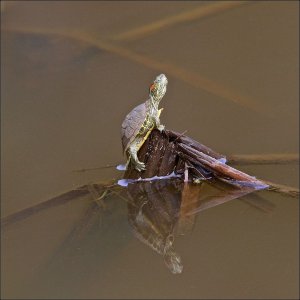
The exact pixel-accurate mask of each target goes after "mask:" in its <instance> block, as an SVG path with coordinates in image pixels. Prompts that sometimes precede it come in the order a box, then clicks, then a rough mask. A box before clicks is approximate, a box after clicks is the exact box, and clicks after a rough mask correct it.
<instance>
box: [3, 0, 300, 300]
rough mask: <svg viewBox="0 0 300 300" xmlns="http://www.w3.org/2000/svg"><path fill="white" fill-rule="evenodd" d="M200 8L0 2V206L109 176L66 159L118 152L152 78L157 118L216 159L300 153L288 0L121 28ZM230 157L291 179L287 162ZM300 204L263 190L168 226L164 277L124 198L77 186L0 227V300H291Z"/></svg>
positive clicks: (261, 173)
mask: <svg viewBox="0 0 300 300" xmlns="http://www.w3.org/2000/svg"><path fill="white" fill-rule="evenodd" d="M208 4H209V3H206V2H184V3H183V2H174V3H172V5H170V3H169V2H168V3H167V2H139V3H137V2H127V3H123V2H113V3H109V2H85V3H84V5H83V3H82V2H77V1H76V2H69V1H68V2H64V1H62V2H59V3H58V2H55V3H50V2H47V1H42V2H29V1H27V2H25V3H21V2H15V1H14V2H1V5H2V6H1V23H2V24H1V27H2V31H1V34H2V36H1V39H2V43H1V47H2V49H1V50H2V52H1V71H2V72H1V73H2V89H1V100H2V103H1V104H2V105H1V120H2V122H1V125H2V127H1V128H2V131H1V134H2V144H1V146H2V165H1V167H2V185H1V187H2V188H1V193H2V195H1V196H2V197H1V199H2V201H1V215H2V217H5V216H8V215H10V214H12V213H15V212H17V211H19V210H22V209H24V208H27V207H30V206H32V205H36V204H38V203H41V202H42V201H45V200H47V199H50V198H52V197H55V196H57V195H60V194H62V193H65V192H67V191H70V190H72V189H74V188H76V187H78V186H81V185H84V184H88V183H91V182H92V183H93V182H100V181H103V180H104V181H106V180H110V179H116V180H117V179H120V177H121V174H122V173H120V172H119V171H117V170H115V169H114V168H107V169H101V170H94V171H87V172H84V173H82V172H81V173H78V172H73V170H77V169H82V168H94V167H98V166H105V165H107V164H120V163H124V158H123V156H122V147H121V141H120V126H121V123H122V121H123V118H124V116H125V115H126V114H127V113H128V112H129V111H130V109H131V108H132V107H134V106H135V105H137V104H139V103H141V102H142V101H144V99H146V97H147V88H148V85H149V83H150V82H151V81H152V80H153V79H154V78H155V77H156V75H158V74H160V73H165V74H166V75H167V77H168V80H169V85H168V91H167V94H166V96H165V97H164V99H163V101H162V103H161V105H162V107H164V111H163V113H162V117H161V120H162V122H163V124H165V125H166V127H167V128H170V129H173V130H176V131H179V132H183V131H185V130H188V132H187V135H189V136H191V137H193V138H194V139H195V140H198V141H200V142H202V143H204V144H206V145H207V146H209V147H211V148H213V149H215V150H216V151H218V152H220V153H224V154H227V155H230V154H242V153H245V154H263V153H266V154H268V153H295V152H298V142H299V141H298V133H299V132H298V126H297V124H298V120H299V116H298V109H299V104H298V103H299V102H298V92H299V87H298V79H299V78H298V77H299V76H298V65H299V55H298V53H299V48H298V46H299V44H298V34H299V32H298V31H299V30H298V27H299V26H298V23H299V16H298V5H299V4H298V3H297V2H280V1H277V2H261V3H256V2H253V3H251V4H243V5H240V6H236V7H231V8H228V9H225V10H223V11H219V12H218V13H211V14H208V15H206V16H203V17H201V16H199V17H197V18H194V19H188V18H187V19H186V20H185V21H184V22H181V23H176V22H175V23H173V24H170V25H169V26H166V27H163V28H160V29H159V30H157V31H153V32H150V33H149V32H148V33H147V31H144V33H143V34H144V35H142V36H139V37H137V38H131V39H126V38H123V39H122V38H120V34H121V33H124V32H129V31H130V30H131V29H134V28H143V26H144V25H146V24H149V23H152V22H155V21H157V20H160V19H162V18H166V17H170V16H173V15H177V14H179V13H182V12H183V11H190V10H192V11H195V10H197V7H198V6H203V7H205V6H206V5H208ZM137 54H138V55H139V56H137ZM154 62H155V63H154ZM236 167H237V168H239V169H241V170H242V171H244V172H247V173H249V174H251V175H254V176H257V177H258V178H264V179H267V180H271V181H274V182H277V183H281V184H286V185H289V186H294V187H297V186H298V178H299V176H298V166H297V165H296V164H289V165H251V166H236ZM206 193H207V192H203V191H202V192H201V197H204V196H205V195H207V194H206ZM175 195H176V193H175V192H174V196H175ZM256 196H259V197H260V198H258V199H257V198H256ZM126 199H127V198H126ZM174 201H175V200H174ZM176 201H179V200H176ZM176 201H175V202H174V203H175V204H176V203H177V202H176ZM167 203H168V202H167ZM170 203H173V202H170ZM298 207H299V204H298V199H293V198H290V197H287V196H283V195H280V194H276V193H270V192H266V191H260V192H257V193H255V194H249V195H247V196H244V197H242V198H239V199H235V200H231V201H227V202H225V203H223V204H222V205H215V206H211V207H210V208H208V209H205V210H201V211H200V212H199V213H198V214H197V215H194V217H192V218H191V220H190V223H189V222H185V223H184V226H183V229H184V233H185V234H184V235H180V234H179V235H178V236H176V237H175V240H174V248H175V250H176V252H178V253H179V254H180V257H181V259H182V263H183V272H182V273H181V274H180V275H178V274H177V275H174V274H172V273H171V272H170V270H169V269H168V268H167V267H166V265H165V263H164V260H163V257H162V256H161V255H160V254H158V253H156V252H155V251H153V250H152V249H151V248H150V247H149V246H147V245H146V244H145V243H143V242H141V241H140V240H139V239H138V238H137V237H136V236H135V235H134V230H133V227H132V225H131V223H130V214H129V213H130V211H131V210H130V207H129V204H128V203H127V202H126V201H125V199H123V198H119V197H118V196H116V195H110V197H109V198H108V199H106V201H105V208H103V207H102V206H101V205H100V206H98V205H97V204H95V202H93V200H92V199H91V196H89V195H86V196H81V197H74V199H73V200H71V201H68V202H65V203H63V204H61V205H57V206H52V207H48V208H46V209H44V210H41V211H39V212H38V213H35V214H32V215H30V216H29V217H28V218H26V219H22V220H20V221H18V222H13V223H10V224H9V225H7V226H5V228H4V229H3V230H2V240H1V241H2V245H1V246H2V264H1V268H2V269H1V271H2V278H1V287H2V288H1V296H2V298H86V299H88V298H298V287H299V286H298V279H299V276H298V274H299V273H298V272H299V270H298V266H299V259H298V250H299V243H298V241H299V240H298V234H299V230H298V225H299V217H298ZM159 209H162V208H160V207H159ZM170 209H171V208H163V210H162V211H163V212H164V211H167V212H168V214H167V215H172V214H171V212H172V211H173V210H172V209H171V210H170ZM173 209H174V210H175V211H177V212H178V203H177V206H176V205H175V206H174V207H173ZM159 211H161V210H159ZM163 215H164V214H163ZM174 215H176V214H174ZM151 216H152V218H155V214H154V216H153V215H151ZM179 219H180V218H179ZM156 224H162V223H161V222H158V223H156ZM168 224H169V223H168ZM170 224H171V223H170ZM180 224H182V223H180ZM157 226H158V225H157ZM170 226H171V225H170ZM176 226H179V225H178V223H177V225H176ZM176 226H175V227H176ZM186 226H187V228H186ZM170 228H173V227H172V226H171V227H170ZM179 229H180V228H179ZM179 229H178V228H177V227H176V230H179ZM174 230H175V229H174ZM178 233H180V231H178Z"/></svg>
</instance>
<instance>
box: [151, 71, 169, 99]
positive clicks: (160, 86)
mask: <svg viewBox="0 0 300 300" xmlns="http://www.w3.org/2000/svg"><path fill="white" fill-rule="evenodd" d="M167 85H168V79H167V77H166V75H165V74H160V75H158V76H157V77H156V78H155V80H154V81H153V82H152V84H151V85H150V87H149V95H150V97H151V98H152V99H153V100H154V101H156V102H158V103H159V102H160V100H161V99H162V97H163V96H164V95H165V93H166V91H167Z"/></svg>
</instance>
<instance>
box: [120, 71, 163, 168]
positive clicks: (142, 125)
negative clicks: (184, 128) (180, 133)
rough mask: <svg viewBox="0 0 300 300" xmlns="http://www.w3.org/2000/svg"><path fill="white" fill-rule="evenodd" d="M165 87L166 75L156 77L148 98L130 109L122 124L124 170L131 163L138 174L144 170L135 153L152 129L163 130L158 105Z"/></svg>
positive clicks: (160, 110) (143, 165)
mask: <svg viewBox="0 0 300 300" xmlns="http://www.w3.org/2000/svg"><path fill="white" fill-rule="evenodd" d="M167 85H168V79H167V77H166V75H165V74H160V75H158V76H157V77H156V78H155V80H154V81H153V82H152V84H151V85H150V87H149V98H148V99H147V100H146V101H145V102H144V103H142V104H140V105H138V106H136V107H135V108H134V109H132V111H131V112H130V113H128V114H127V116H126V117H125V119H124V121H123V123H122V128H121V137H122V145H123V152H124V154H126V156H127V164H126V168H128V165H129V163H131V164H132V165H133V167H134V168H135V169H136V170H137V171H139V172H141V171H143V170H145V169H146V168H145V164H144V163H143V162H141V161H139V159H138V157H137V153H138V151H139V149H140V148H141V147H142V145H143V144H144V142H145V141H146V139H147V138H148V136H149V134H150V133H151V131H152V130H153V129H154V128H157V129H158V130H159V131H161V132H162V131H163V130H164V128H165V127H164V125H162V124H161V123H160V119H159V117H160V114H161V112H162V110H163V108H161V109H158V105H159V103H160V101H161V99H162V98H163V96H164V95H165V93H166V91H167Z"/></svg>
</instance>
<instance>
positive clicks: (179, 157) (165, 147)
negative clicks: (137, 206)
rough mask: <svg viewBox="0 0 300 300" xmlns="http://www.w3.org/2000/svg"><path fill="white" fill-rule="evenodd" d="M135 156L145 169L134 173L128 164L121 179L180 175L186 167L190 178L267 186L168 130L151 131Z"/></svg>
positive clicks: (204, 148) (222, 156)
mask: <svg viewBox="0 0 300 300" xmlns="http://www.w3.org/2000/svg"><path fill="white" fill-rule="evenodd" d="M138 158H139V160H140V161H143V162H144V163H145V165H146V170H144V171H142V172H138V171H136V170H135V169H134V168H133V165H129V167H128V169H127V171H126V172H125V174H124V179H138V178H151V177H154V176H166V175H169V174H171V173H173V172H175V174H177V175H183V174H184V171H185V170H186V169H188V171H189V177H188V178H189V179H190V180H194V179H209V178H213V177H215V178H218V179H221V180H222V181H225V182H227V183H229V184H232V185H236V186H239V187H244V186H250V187H255V188H256V189H263V188H266V187H268V185H267V184H265V183H264V182H262V181H260V180H257V179H256V178H255V177H253V176H250V175H248V174H246V173H244V172H241V171H239V170H237V169H234V168H232V167H230V166H228V165H227V164H226V163H225V162H226V158H225V156H224V155H221V154H219V153H217V152H216V151H214V150H212V149H210V148H209V147H207V146H204V145H202V144H201V143H199V142H197V141H195V140H193V139H192V138H190V137H188V136H185V135H182V134H180V133H178V132H175V131H171V130H165V131H164V132H160V131H159V130H157V129H155V130H153V131H152V133H151V134H150V135H149V137H148V139H147V140H146V141H145V143H144V144H143V146H142V147H141V149H140V151H139V153H138Z"/></svg>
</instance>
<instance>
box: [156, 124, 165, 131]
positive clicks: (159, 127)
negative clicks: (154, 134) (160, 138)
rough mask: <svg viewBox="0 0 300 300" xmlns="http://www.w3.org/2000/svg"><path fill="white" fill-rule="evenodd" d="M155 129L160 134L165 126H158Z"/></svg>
mask: <svg viewBox="0 0 300 300" xmlns="http://www.w3.org/2000/svg"><path fill="white" fill-rule="evenodd" d="M157 129H158V130H159V131H160V132H162V131H163V130H165V125H159V126H158V127H157Z"/></svg>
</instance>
